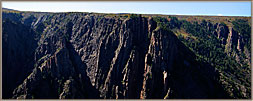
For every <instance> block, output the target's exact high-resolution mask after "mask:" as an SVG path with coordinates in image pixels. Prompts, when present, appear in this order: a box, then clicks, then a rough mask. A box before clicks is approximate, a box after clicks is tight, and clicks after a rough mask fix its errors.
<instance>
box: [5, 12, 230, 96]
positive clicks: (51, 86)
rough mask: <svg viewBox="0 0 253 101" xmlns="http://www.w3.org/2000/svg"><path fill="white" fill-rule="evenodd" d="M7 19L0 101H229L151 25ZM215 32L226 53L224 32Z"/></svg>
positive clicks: (136, 19) (89, 17)
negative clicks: (219, 100) (201, 100)
mask: <svg viewBox="0 0 253 101" xmlns="http://www.w3.org/2000/svg"><path fill="white" fill-rule="evenodd" d="M17 15H19V14H17ZM21 15H22V16H21ZM8 16H12V15H10V14H9V13H3V40H4V44H3V55H4V56H3V88H6V89H4V91H3V92H4V94H6V95H4V96H3V97H4V98H15V99H16V98H28V99H30V98H57V99H58V98H60V99H65V98H113V99H115V98H116V99H121V98H135V99H139V98H141V99H147V98H158V99H163V98H229V96H228V94H227V92H225V91H224V90H223V89H222V86H221V84H220V83H219V82H218V81H217V80H218V79H219V73H218V71H217V70H216V69H215V68H214V67H212V66H211V65H210V64H208V63H204V62H200V61H197V60H196V55H195V54H194V52H192V51H191V50H190V49H189V48H188V47H186V46H185V45H184V44H183V43H182V42H181V41H180V40H179V39H178V38H177V36H176V35H174V33H173V32H172V31H170V30H166V29H163V28H161V27H160V26H159V24H158V23H157V22H156V21H154V20H153V18H152V17H142V16H141V15H136V16H130V17H111V16H109V15H103V14H92V13H22V14H20V16H21V17H20V16H18V17H16V16H14V17H13V18H15V20H14V19H13V18H11V17H8ZM7 25H8V26H11V27H13V28H15V30H13V29H10V28H9V27H8V26H7ZM20 28H25V30H22V29H20ZM218 30H219V31H217V32H218V33H217V35H218V37H219V38H223V37H224V40H228V41H224V44H227V46H228V47H230V46H229V44H231V42H230V41H231V39H232V40H233V38H231V35H230V34H229V35H226V33H227V32H228V29H227V28H225V29H224V27H218ZM233 35H234V34H233ZM19 44H20V45H19ZM10 52H11V53H10ZM17 59H18V60H17ZM5 61H6V62H5ZM9 76H11V78H9ZM17 76H18V77H20V78H16V77H17ZM8 84H11V85H8ZM7 88H8V89H7ZM12 91H13V93H12Z"/></svg>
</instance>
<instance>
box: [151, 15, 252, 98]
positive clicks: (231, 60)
mask: <svg viewBox="0 0 253 101" xmlns="http://www.w3.org/2000/svg"><path fill="white" fill-rule="evenodd" d="M154 21H156V22H157V25H158V27H160V28H162V29H165V30H169V31H170V30H173V31H174V32H175V33H176V34H177V36H178V38H179V40H180V41H181V42H183V43H184V44H185V45H186V46H187V47H188V48H189V49H191V50H192V51H193V52H194V53H195V54H196V55H197V58H196V60H197V61H199V62H200V63H206V64H210V65H211V66H213V67H215V68H216V69H217V70H218V71H219V72H220V73H221V77H220V78H219V79H218V81H219V82H220V83H221V84H222V86H223V88H225V89H224V90H225V91H227V93H228V94H229V95H230V96H231V97H235V98H250V95H251V88H250V87H251V86H250V83H251V81H250V80H251V78H250V76H251V75H250V71H251V70H250V67H249V66H248V65H247V64H246V63H244V62H243V61H242V60H241V61H242V62H237V61H236V60H235V57H233V56H229V55H227V53H226V52H225V45H224V44H222V43H223V42H222V39H218V38H217V36H216V35H215V34H213V32H215V31H216V30H215V28H214V27H213V26H210V24H212V23H210V22H207V21H206V20H202V21H201V22H197V21H192V22H188V21H186V20H178V19H177V18H176V17H168V18H165V17H154ZM208 24H209V26H208ZM220 24H221V26H227V25H226V24H225V23H223V22H221V23H220ZM232 24H233V26H234V27H233V28H234V30H235V31H236V32H238V33H241V35H242V37H243V43H246V45H245V47H247V49H248V50H250V49H251V47H250V33H251V30H250V29H251V27H250V25H249V23H248V21H246V20H243V19H237V20H235V21H233V22H232ZM180 32H185V33H180ZM233 45H234V44H233ZM232 52H236V50H235V49H234V48H233V50H232ZM241 56H244V57H245V54H243V53H242V54H241ZM240 87H241V88H245V89H246V91H242V89H241V88H240Z"/></svg>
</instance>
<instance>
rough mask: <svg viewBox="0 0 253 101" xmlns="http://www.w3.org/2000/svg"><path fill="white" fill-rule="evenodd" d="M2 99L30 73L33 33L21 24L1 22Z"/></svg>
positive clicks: (33, 46) (32, 60) (33, 43)
mask: <svg viewBox="0 0 253 101" xmlns="http://www.w3.org/2000/svg"><path fill="white" fill-rule="evenodd" d="M2 36H3V47H2V48H3V92H5V93H3V97H4V98H9V97H11V95H12V90H13V89H14V88H15V87H17V86H18V85H19V84H20V83H22V82H23V80H24V79H25V78H26V77H27V76H28V75H29V74H30V73H31V72H32V69H33V64H34V63H35V61H34V55H33V54H34V52H35V51H34V50H35V48H36V46H37V45H36V40H35V32H34V31H33V30H31V29H30V28H29V27H26V26H24V25H23V24H22V23H15V22H13V21H11V20H3V34H2Z"/></svg>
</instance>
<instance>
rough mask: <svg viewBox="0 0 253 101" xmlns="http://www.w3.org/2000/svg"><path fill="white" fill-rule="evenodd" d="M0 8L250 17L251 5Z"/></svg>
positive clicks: (66, 4) (40, 4)
mask: <svg viewBox="0 0 253 101" xmlns="http://www.w3.org/2000/svg"><path fill="white" fill-rule="evenodd" d="M2 7H3V8H9V9H15V10H20V11H41V12H76V11H77V12H97V13H137V14H165V15H210V16H251V2H250V1H248V2H246V1H245V2H235V1H233V2H232V1H230V2H207V1H206V2H204V1H202V2H201V1H190V2H176V1H174V2H173V1H160V2H157V1H139V2H137V1H125V2H122V1H121V2H117V1H110V2H109V1H107V2H102V1H97V2H91V1H79V2H73V1H71V2H67V1H64V2H48V1H47V2H42V1H40V2H31V1H22V2H14V1H3V2H2Z"/></svg>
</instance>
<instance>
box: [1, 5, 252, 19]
mask: <svg viewBox="0 0 253 101" xmlns="http://www.w3.org/2000/svg"><path fill="white" fill-rule="evenodd" d="M3 9H7V10H11V11H19V12H34V13H70V12H73V13H99V14H143V15H167V16H169V15H172V16H212V17H251V16H252V15H250V16H246V15H245V16H242V15H241V16H240V15H222V14H204V15H198V14H162V13H156V14H154V13H131V12H129V13H125V12H124V13H121V12H87V11H57V12H54V11H52V12H50V11H35V10H16V9H12V8H6V7H2V11H3Z"/></svg>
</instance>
